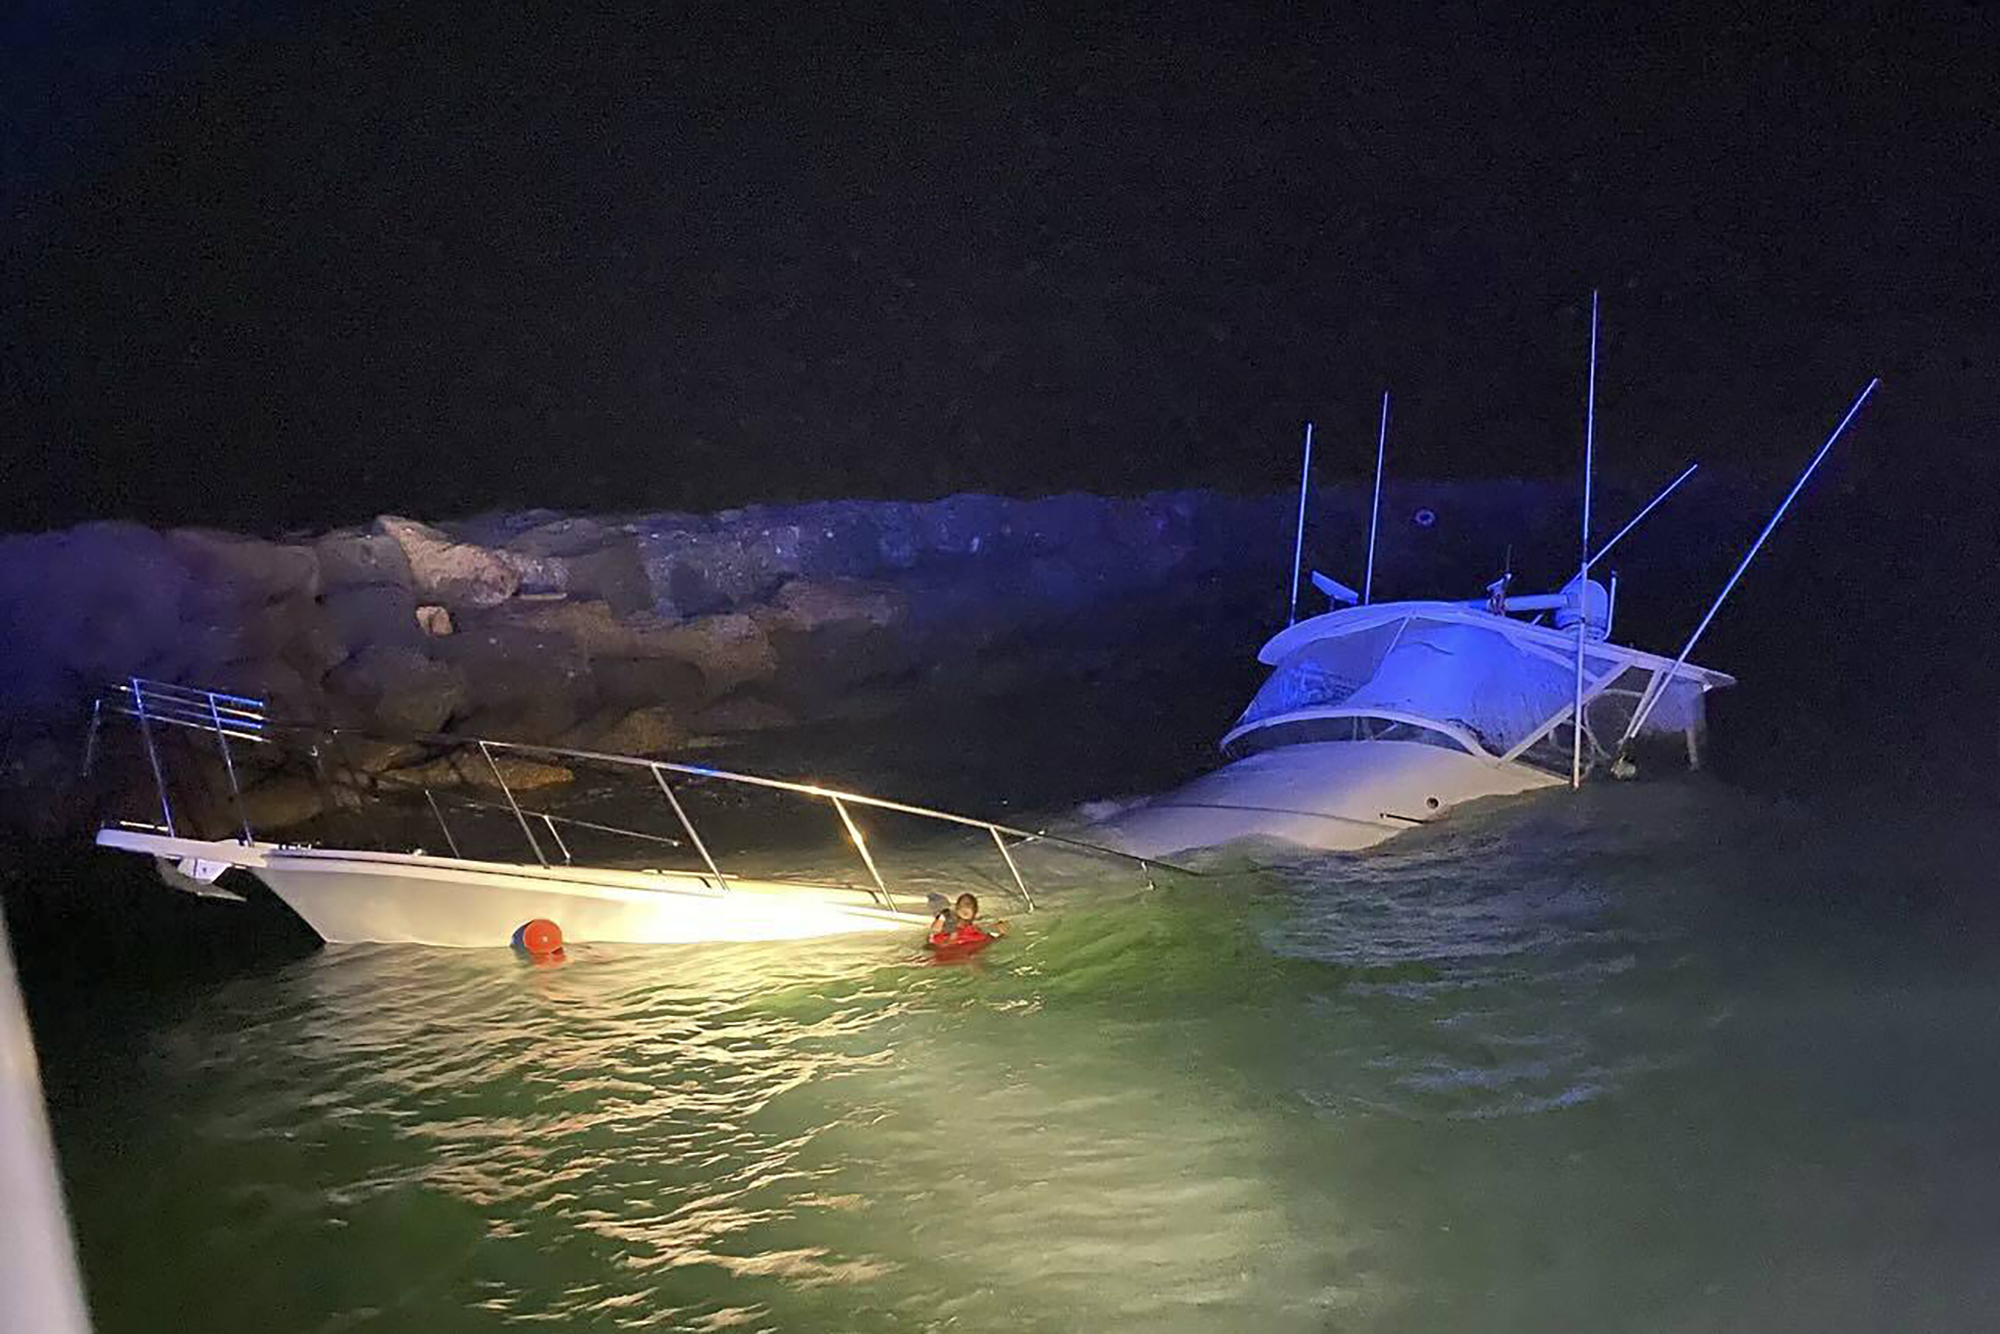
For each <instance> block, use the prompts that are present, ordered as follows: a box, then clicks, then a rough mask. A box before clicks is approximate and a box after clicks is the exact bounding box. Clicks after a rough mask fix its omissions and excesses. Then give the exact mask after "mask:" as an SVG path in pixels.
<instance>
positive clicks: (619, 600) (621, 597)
mask: <svg viewBox="0 0 2000 1334" xmlns="http://www.w3.org/2000/svg"><path fill="white" fill-rule="evenodd" d="M561 559H562V565H563V576H564V581H563V582H564V588H565V590H566V591H567V592H568V593H569V595H570V596H571V597H572V598H596V599H598V600H599V601H601V602H603V603H604V604H605V605H606V606H608V607H610V608H611V611H612V613H613V614H614V615H618V616H629V615H631V614H632V613H634V612H640V611H651V610H652V609H653V581H652V580H651V579H650V578H649V577H648V576H647V574H646V562H645V561H644V559H642V558H641V556H640V553H639V540H638V539H637V538H635V537H631V536H626V535H621V536H619V537H617V538H614V539H612V540H611V541H608V542H606V543H605V545H603V546H601V547H598V548H596V549H595V550H592V551H582V552H578V553H576V554H575V555H572V556H564V557H562V558H561Z"/></svg>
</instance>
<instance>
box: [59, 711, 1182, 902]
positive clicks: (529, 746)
mask: <svg viewBox="0 0 2000 1334" xmlns="http://www.w3.org/2000/svg"><path fill="white" fill-rule="evenodd" d="M106 718H116V719H126V720H130V721H131V722H133V723H135V724H136V725H137V730H138V732H139V736H140V739H141V741H142V743H143V746H144V750H145V753H146V759H147V764H148V766H149V768H150V770H151V775H152V778H153V785H154V792H155V794H156V796H157V798H158V803H159V811H160V823H159V825H158V826H156V827H157V828H159V829H161V830H163V831H164V832H166V833H167V834H169V835H174V834H177V833H178V832H179V826H180V824H181V823H182V822H183V821H184V818H185V813H184V812H183V813H182V815H180V816H177V814H176V809H175V804H174V798H173V791H172V788H171V785H170V783H169V781H168V778H169V775H168V768H167V765H166V762H165V760H164V759H163V749H162V745H161V742H162V740H163V738H162V736H161V735H160V734H161V732H162V731H163V730H166V729H171V730H175V731H181V732H191V733H198V734H204V735H207V736H210V737H213V738H214V740H215V746H216V753H217V756H218V757H219V758H220V761H221V769H222V777H223V778H224V780H225V784H226V787H227V790H228V799H229V805H230V808H231V811H232V814H233V816H234V821H233V823H234V824H235V825H236V827H237V830H238V831H239V834H240V837H241V841H242V842H244V843H246V844H248V843H254V842H256V841H258V840H257V833H256V830H255V828H254V827H253V824H252V821H251V819H250V815H249V807H248V805H247V804H246V802H245V800H244V790H245V789H244V784H243V781H242V778H241V776H240V775H239V772H238V769H239V766H238V756H237V747H239V746H252V747H277V748H294V749H296V748H303V750H304V753H305V755H306V757H307V758H308V759H309V760H310V761H311V763H312V765H313V768H314V771H315V773H316V774H317V775H318V776H319V777H320V778H321V780H322V781H326V777H327V776H326V766H327V764H328V762H329V761H331V762H332V763H333V764H334V765H336V766H339V765H341V764H343V763H344V760H343V758H342V754H343V748H342V745H341V742H342V741H343V740H344V739H366V740H371V741H380V740H395V741H407V742H412V743H415V744H420V745H426V746H433V747H441V748H445V749H446V750H447V751H450V752H458V753H462V754H464V755H465V756H466V757H467V758H468V759H470V758H471V757H472V756H473V754H474V753H476V755H477V762H478V763H479V764H480V765H481V766H482V767H483V768H484V769H485V771H486V773H487V774H488V775H490V777H491V779H492V781H493V786H494V787H495V788H496V789H497V790H498V791H499V792H500V794H501V796H502V798H503V802H502V803H493V802H482V801H478V800H476V799H473V798H470V797H465V796H463V795H460V794H454V793H446V794H445V800H444V801H442V802H441V801H440V800H439V794H438V793H437V792H435V791H434V790H433V789H432V787H431V786H430V785H429V784H428V783H425V782H423V781H421V780H414V779H413V780H408V781H397V779H396V776H395V774H394V773H393V772H392V773H390V774H388V775H383V776H381V777H380V778H378V779H377V781H376V782H375V783H374V784H373V785H372V787H373V790H374V795H375V796H376V797H377V799H378V800H379V799H381V798H382V797H383V796H384V795H392V794H395V793H420V794H421V795H422V797H423V799H424V801H425V803H426V804H427V805H428V806H429V809H430V813H431V815H432V817H433V818H434V819H435V821H436V823H437V825H438V828H439V829H440V830H441V831H442V832H443V834H444V838H445V842H446V844H447V846H448V847H449V848H450V849H451V854H452V856H454V857H459V856H460V853H459V842H458V839H457V837H456V836H455V834H454V832H453V830H452V826H451V824H450V822H449V821H448V820H447V819H446V818H445V813H444V807H445V806H446V805H453V806H456V807H459V808H463V809H468V810H486V811H493V812H502V811H504V812H506V813H507V814H509V815H511V816H512V819H513V823H514V824H515V825H516V827H518V829H519V830H520V833H521V836H522V838H523V840H524V841H525V842H526V844H527V846H528V850H529V852H530V853H531V854H532V855H533V857H534V859H535V861H536V863H537V864H539V865H541V866H543V867H548V866H550V865H552V863H551V861H550V857H551V855H552V854H553V855H555V856H557V857H559V858H560V859H561V861H562V863H564V864H568V863H570V861H571V852H570V847H569V845H568V843H567V842H566V841H565V840H564V839H563V837H562V834H561V832H560V827H566V828H570V829H572V830H588V831H592V832H596V833H603V834H610V835H615V836H618V837H623V838H631V839H636V840H640V841H644V842H647V843H651V844H656V845H668V846H673V847H686V848H692V849H693V850H694V852H695V854H696V855H697V857H698V858H699V860H700V862H701V868H700V870H699V871H696V872H691V873H692V874H697V875H699V876H700V877H701V878H702V879H703V880H704V881H708V882H712V883H713V884H714V886H715V887H716V888H717V889H723V890H726V889H727V888H728V887H729V882H730V881H731V880H734V879H740V878H742V877H739V876H735V875H731V874H728V873H725V872H724V870H723V869H722V867H721V865H720V864H719V863H718V860H717V858H716V856H715V854H714V852H713V851H712V850H711V848H710V845H709V843H708V842H707V841H706V840H704V839H703V837H702V835H701V832H700V830H699V829H698V828H697V827H696V825H695V822H694V818H693V817H692V816H691V815H690V814H689V812H688V809H687V804H686V803H685V802H684V801H683V800H682V792H681V791H680V790H679V789H677V787H676V784H675V780H681V781H682V782H683V784H684V783H685V780H689V779H694V780H701V781H708V782H715V783H721V784H725V785H729V786H733V787H739V788H747V789H758V790H764V791H773V792H779V793H785V794H788V795H791V796H795V797H800V798H804V799H806V800H808V801H813V802H818V801H825V802H827V803H828V804H829V805H831V806H832V808H833V811H834V813H835V815H836V816H837V817H838V819H839V821H840V825H841V829H842V832H843V835H844V836H845V838H846V839H847V841H848V842H850V843H852V844H853V846H854V848H855V850H856V852H857V853H858V854H859V855H860V859H861V863H862V867H863V869H864V870H865V871H866V872H867V877H868V883H867V884H866V885H865V886H862V887H861V888H864V889H866V890H867V892H868V893H869V894H870V895H871V896H872V897H874V898H875V900H876V901H877V902H879V903H880V904H881V905H882V906H883V907H885V908H889V909H891V910H898V909H897V906H896V902H895V898H894V895H893V894H892V893H891V891H890V888H889V884H888V881H887V880H886V879H885V877H884V876H883V874H882V869H881V866H880V863H879V862H878V861H877V859H876V857H875V854H874V851H873V850H872V849H871V847H870V846H869V841H868V836H867V834H866V833H865V832H864V831H863V829H862V828H861V826H860V824H859V823H857V821H856V820H855V815H854V812H855V811H856V810H863V811H867V810H874V811H881V812H886V813H890V814H895V815H904V816H910V817H914V818H917V819H921V820H927V821H930V822H933V823H937V824H943V825H951V826H956V827H959V828H964V829H976V830H983V831H984V832H985V833H986V834H987V836H988V837H989V838H991V839H992V841H993V845H994V848H995V849H996V850H997V851H998V853H999V855H1000V858H1001V861H1002V863H1003V864H1004V865H1005V867H1006V872H1007V880H1008V882H1009V883H1011V885H1012V886H1013V889H1014V891H1015V893H1016V894H1017V895H1018V896H1019V897H1020V899H1021V901H1022V903H1023V904H1024V905H1025V906H1026V907H1027V908H1028V909H1029V910H1030V911H1033V910H1034V907H1035V900H1034V894H1033V891H1032V890H1030V889H1029V887H1028V882H1027V879H1026V877H1025V876H1023V875H1022V873H1021V868H1020V864H1019V862H1018V860H1017V859H1016V858H1015V856H1014V851H1015V849H1017V848H1019V847H1022V846H1024V845H1026V844H1029V843H1046V844H1050V845H1052V846H1055V847H1060V848H1064V849H1067V850H1069V851H1073V852H1078V853H1082V854H1086V855H1091V856H1099V857H1106V858H1112V859H1115V860H1117V861H1120V862H1125V863H1130V864H1133V865H1136V866H1137V867H1138V868H1139V870H1140V871H1141V872H1142V873H1143V874H1144V875H1145V877H1146V882H1147V884H1148V885H1149V886H1150V885H1151V884H1152V871H1153V868H1154V867H1156V866H1159V867H1164V868H1165V869H1167V870H1170V871H1177V872H1181V873H1183V874H1189V875H1194V874H1199V873H1198V872H1194V871H1189V870H1188V869H1187V868H1185V867H1180V866H1176V865H1174V864H1173V863H1171V862H1161V861H1157V860H1154V859H1151V858H1146V857H1138V856H1134V855H1132V854H1130V853H1126V852H1121V851H1119V850H1118V849H1116V848H1108V847H1104V846H1102V845H1100V844H1096V843H1090V842H1087V841H1085V840H1082V839H1077V838H1072V837H1070V836H1068V835H1066V834H1053V833H1050V832H1049V831H1048V830H1046V829H1035V830H1029V829H1023V828H1019V827H1017V826H1014V825H1007V824H1001V823H999V822H997V821H993V820H984V819H980V818H979V817H977V816H970V815H961V814H959V813H957V812H954V811H947V810H941V809H938V808H936V807H931V806H920V805H916V804H914V803H911V802H903V801H894V800H890V799H888V798H884V797H876V796H870V795H868V794H867V793H862V792H852V791H847V790H845V789H840V788H832V787H827V786H824V785H822V784H819V783H805V782H797V781H794V780H790V779H783V778H771V777H768V776H765V775H762V774H750V773H740V772H736V771H734V770H729V769H718V768H715V767H713V766H709V765H700V764H686V763H681V762H678V761H673V760H656V759H649V758H646V757H644V756H637V755H622V754H618V753H615V752H611V751H599V750H588V749H582V748H577V747H570V746H556V745H541V744H536V743H532V742H521V741H499V740H494V739H491V738H485V737H471V736H453V735H448V734H443V733H418V734H415V735H411V736H406V737H395V738H389V737H382V736H379V735H376V734H373V733H369V732H365V731H362V730H359V729H353V728H336V727H318V726H313V725H310V724H303V723H293V722H285V721H280V720H277V719H275V718H273V717H272V716H271V715H270V713H269V710H268V706H267V704H266V702H265V701H263V700H261V699H256V698H253V697H250V696H245V695H235V694H229V693H227V692H224V691H218V690H206V689H201V688H198V687H192V686H182V685H173V684H170V683H166V682H160V681H153V680H148V679H146V678H143V677H131V678H128V679H126V680H124V681H121V682H119V683H118V684H116V685H115V686H111V687H109V688H107V689H106V690H105V691H104V692H103V693H102V694H101V695H99V696H98V698H97V700H96V702H95V704H94V706H93V708H92V711H91V721H90V734H89V739H88V741H87V743H86V747H85V760H84V767H85V769H86V771H89V770H90V769H91V768H92V767H94V765H95V763H96V759H97V755H98V752H99V750H100V748H101V745H102V740H101V733H102V730H103V726H104V722H105V719H106ZM505 754H513V755H520V756H532V757H536V758H542V759H551V760H558V761H568V762H572V763H576V764H584V765H595V766H601V767H605V768H610V769H618V770H626V771H631V772H635V773H639V772H643V773H645V774H648V775H650V777H651V779H652V782H653V785H654V786H656V787H657V788H658V789H659V792H660V795H661V796H662V798H663V799H664V802H665V804H666V806H667V808H668V811H669V812H670V813H671V814H672V816H673V819H674V822H675V826H676V827H677V828H678V830H679V831H680V835H681V836H675V835H671V834H661V833H658V832H655V831H650V830H640V829H632V828H628V827H624V826H619V825H613V824H607V823H604V822H601V821H595V820H587V819H581V818H579V817H576V816H572V815H563V814H558V813H556V812H553V811H546V810H537V809H531V808H530V807H529V806H526V805H524V804H523V803H522V801H521V799H520V797H519V795H518V794H517V793H516V792H515V790H514V784H511V783H509V782H508V780H507V775H506V773H505V771H504V770H503V768H502V766H501V765H500V763H499V762H498V758H497V757H499V756H502V755H505ZM538 826H539V827H540V829H541V830H542V834H541V836H538V835H537V834H536V828H537V827H538ZM544 839H546V844H545V842H544ZM1009 840H1012V841H1011V842H1010V841H1009Z"/></svg>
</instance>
